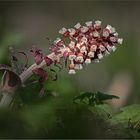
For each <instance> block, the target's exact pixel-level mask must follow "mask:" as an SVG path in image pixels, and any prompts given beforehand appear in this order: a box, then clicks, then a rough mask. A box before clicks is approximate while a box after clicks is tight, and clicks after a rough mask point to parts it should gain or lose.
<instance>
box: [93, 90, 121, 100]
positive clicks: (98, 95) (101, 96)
mask: <svg viewBox="0 0 140 140" xmlns="http://www.w3.org/2000/svg"><path fill="white" fill-rule="evenodd" d="M96 98H97V99H98V100H99V101H104V100H110V99H119V97H118V96H115V95H109V94H104V93H102V92H100V91H97V93H96Z"/></svg>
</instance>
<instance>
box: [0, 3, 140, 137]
mask: <svg viewBox="0 0 140 140" xmlns="http://www.w3.org/2000/svg"><path fill="white" fill-rule="evenodd" d="M139 14H140V2H139V1H127V0H125V1H117V0H116V1H96V0H93V1H92V0H85V1H84V0H81V1H80V0H77V1H66V0H65V1H55V0H52V1H51V0H50V1H43V0H42V1H0V63H7V64H9V60H8V59H9V57H8V47H9V46H14V47H15V48H16V50H20V51H25V52H26V53H27V54H28V55H29V57H30V64H31V63H32V62H33V58H31V56H30V54H29V50H30V48H31V47H32V45H33V44H35V45H37V46H38V47H40V48H42V49H43V50H44V54H47V53H49V51H48V50H49V49H48V48H49V47H50V46H49V42H48V40H47V39H46V37H49V38H50V39H51V40H54V39H55V38H56V37H59V34H58V31H59V29H60V28H62V27H73V26H74V25H75V24H76V23H77V22H81V23H83V24H84V22H85V21H90V20H93V21H95V20H101V21H102V25H103V26H106V25H107V24H111V25H112V26H114V27H116V30H117V32H118V33H119V36H120V37H122V38H123V39H124V42H123V44H122V45H120V46H118V49H117V50H116V52H115V53H112V54H111V55H110V56H108V57H106V58H104V59H103V60H102V61H101V62H100V63H98V64H91V65H89V66H88V67H85V68H84V69H83V70H81V71H78V72H77V74H76V75H68V74H67V69H64V70H62V71H61V72H59V73H58V80H57V81H56V82H51V81H50V82H48V83H46V88H47V89H49V90H52V91H54V93H59V94H60V95H64V96H66V95H70V94H72V95H77V94H79V93H80V92H82V91H92V92H93V91H96V90H99V91H102V92H104V93H107V94H114V95H117V96H119V97H120V99H119V100H115V101H112V102H110V104H111V105H112V107H113V108H114V111H115V110H117V109H118V108H119V107H121V106H123V105H128V104H133V103H139V102H140V88H139V83H140V65H139V60H140V28H139V26H140V18H139ZM33 91H34V92H35V93H36V92H37V90H33ZM22 97H23V96H22ZM30 98H31V97H30ZM30 98H29V99H28V101H27V98H26V97H23V100H25V104H26V103H27V104H28V103H31V101H32V100H30ZM70 99H71V98H70ZM44 109H45V108H44ZM34 111H35V110H34ZM11 114H12V113H11ZM46 119H47V118H46ZM1 120H2V119H1ZM17 127H18V126H17ZM5 130H7V129H6V128H5ZM0 133H1V132H0ZM6 134H7V131H3V134H0V135H1V136H5V135H6ZM10 136H13V133H12V134H9V137H10ZM40 136H42V135H41V134H40ZM13 137H14V136H13Z"/></svg>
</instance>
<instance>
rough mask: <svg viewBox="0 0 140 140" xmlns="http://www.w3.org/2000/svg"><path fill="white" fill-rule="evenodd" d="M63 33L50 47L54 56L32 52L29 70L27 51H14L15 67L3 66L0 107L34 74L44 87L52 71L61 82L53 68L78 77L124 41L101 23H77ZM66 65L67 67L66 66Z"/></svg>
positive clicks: (64, 29) (111, 28)
mask: <svg viewBox="0 0 140 140" xmlns="http://www.w3.org/2000/svg"><path fill="white" fill-rule="evenodd" d="M59 33H60V34H61V36H62V37H60V38H57V39H56V40H54V41H53V43H51V45H50V54H48V55H44V54H43V51H42V50H41V49H39V48H37V47H36V46H33V48H32V49H31V50H30V52H31V54H32V55H33V57H34V61H35V63H34V64H32V65H31V66H30V67H28V65H27V63H28V58H27V55H26V54H25V53H24V52H16V53H15V52H14V51H13V50H12V48H11V55H10V56H11V58H10V59H11V66H7V65H4V64H1V65H0V70H3V71H4V74H3V77H2V80H1V93H2V97H1V101H0V106H9V105H10V103H11V102H12V99H13V98H14V96H15V93H16V90H17V89H19V88H20V87H25V88H26V85H25V82H26V81H27V80H28V79H29V78H30V77H31V76H32V75H33V74H35V75H38V76H39V81H38V82H39V84H41V85H42V89H41V94H42V93H43V91H44V89H43V85H44V82H45V81H47V80H48V73H47V72H46V70H45V68H48V69H49V70H50V71H51V72H53V73H54V74H55V76H54V78H53V80H57V73H56V71H55V70H54V69H53V68H52V66H57V67H59V69H60V70H61V69H63V68H64V67H66V68H67V69H68V73H69V74H75V73H76V72H77V70H80V69H82V68H83V67H85V66H87V65H88V64H90V63H97V62H100V61H101V60H102V59H103V57H104V56H108V55H109V54H110V53H112V52H114V51H115V50H116V46H117V45H118V44H122V41H123V39H122V38H119V37H118V33H117V32H116V30H115V28H114V27H112V26H111V25H107V26H106V27H105V28H103V27H102V26H101V21H95V22H94V23H93V22H92V21H88V22H86V23H85V25H81V24H80V23H77V24H76V25H75V26H74V27H73V28H68V29H67V28H65V27H63V28H62V29H61V30H60V31H59ZM18 54H20V55H23V56H24V57H25V64H24V65H18V63H17V62H18V57H17V56H18ZM64 65H65V66H64Z"/></svg>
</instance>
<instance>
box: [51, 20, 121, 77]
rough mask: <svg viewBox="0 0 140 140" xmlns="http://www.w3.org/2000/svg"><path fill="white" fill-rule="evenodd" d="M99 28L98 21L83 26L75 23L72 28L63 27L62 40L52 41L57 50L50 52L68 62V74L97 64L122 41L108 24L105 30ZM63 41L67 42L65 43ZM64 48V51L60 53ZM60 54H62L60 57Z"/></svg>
mask: <svg viewBox="0 0 140 140" xmlns="http://www.w3.org/2000/svg"><path fill="white" fill-rule="evenodd" d="M101 26H102V25H101V21H99V20H97V21H95V22H93V21H87V22H85V25H84V26H82V25H81V24H80V23H77V24H76V25H75V26H74V28H69V29H66V28H65V27H63V28H62V29H61V30H60V31H59V33H60V34H61V35H63V37H64V38H63V39H61V38H59V39H57V41H56V40H55V41H54V44H55V45H54V48H57V50H56V49H55V51H53V49H52V52H54V53H55V54H59V56H60V57H61V56H62V57H64V59H65V60H67V61H69V74H75V73H76V71H75V70H76V69H82V67H83V65H84V64H90V63H91V62H95V63H96V62H99V61H100V60H102V59H103V58H104V56H107V55H109V54H110V53H111V52H114V51H115V50H116V45H118V44H122V42H123V39H122V38H119V37H118V33H117V32H116V29H115V28H114V27H112V26H111V25H109V24H108V25H107V26H106V27H105V28H102V27H101ZM65 39H67V40H69V42H68V43H66V41H65ZM56 42H57V43H56ZM64 46H65V51H62V52H61V50H63V49H64ZM56 52H57V53H56ZM58 52H59V53H58ZM60 53H63V54H62V55H60ZM66 58H68V59H66Z"/></svg>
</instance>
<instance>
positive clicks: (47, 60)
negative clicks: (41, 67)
mask: <svg viewBox="0 0 140 140" xmlns="http://www.w3.org/2000/svg"><path fill="white" fill-rule="evenodd" d="M44 60H45V62H46V65H47V66H50V65H51V64H52V63H53V61H52V59H50V58H49V57H47V56H45V57H44Z"/></svg>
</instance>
